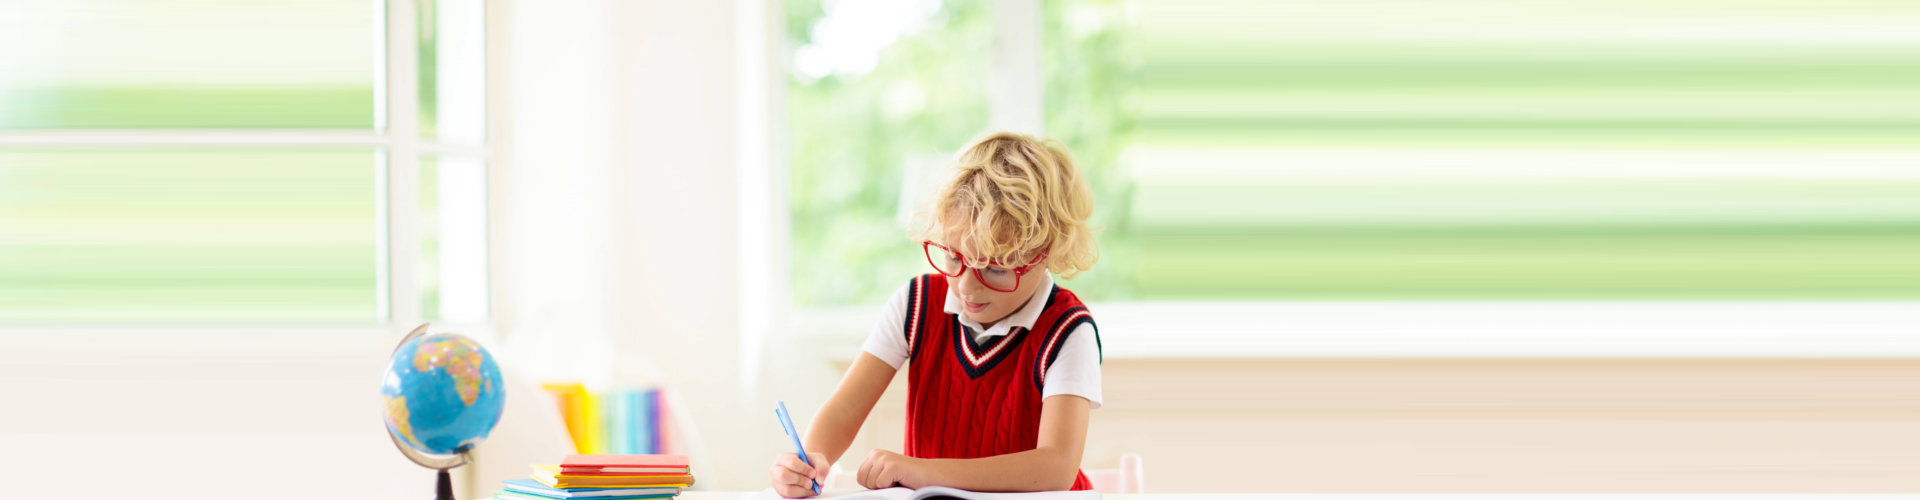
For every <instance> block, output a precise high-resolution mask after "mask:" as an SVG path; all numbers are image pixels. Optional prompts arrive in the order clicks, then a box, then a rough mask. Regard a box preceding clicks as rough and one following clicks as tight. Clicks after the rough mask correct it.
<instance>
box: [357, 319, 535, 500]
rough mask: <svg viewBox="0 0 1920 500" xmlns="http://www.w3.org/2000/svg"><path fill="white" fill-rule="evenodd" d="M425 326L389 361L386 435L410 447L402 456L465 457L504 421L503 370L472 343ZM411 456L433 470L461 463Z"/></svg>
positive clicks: (384, 393)
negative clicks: (439, 462) (438, 463)
mask: <svg viewBox="0 0 1920 500" xmlns="http://www.w3.org/2000/svg"><path fill="white" fill-rule="evenodd" d="M426 328H427V325H420V327H419V328H416V329H414V331H413V333H411V334H409V335H407V337H406V339H404V340H401V341H400V346H399V347H398V348H395V349H394V351H393V357H392V358H391V359H388V360H387V372H386V376H385V377H383V379H382V382H381V384H380V397H381V399H382V400H383V401H384V402H385V405H384V408H385V417H386V418H385V420H386V424H387V433H388V434H391V435H392V436H393V440H394V442H396V443H399V444H400V445H401V446H403V447H405V448H406V449H402V450H401V451H403V452H405V451H408V449H411V450H412V451H417V452H419V453H421V454H426V455H430V456H435V455H437V456H442V457H445V456H450V455H461V454H464V453H466V452H467V451H468V450H470V449H472V448H473V446H474V445H475V444H479V443H480V441H481V440H484V439H486V437H487V433H489V432H492V431H493V426H494V424H497V423H499V422H500V410H501V408H503V407H504V406H505V404H506V394H505V390H504V388H503V386H501V385H500V384H501V382H500V366H499V365H497V364H495V363H494V362H493V355H491V354H488V353H487V350H486V349H483V348H481V347H480V344H479V343H477V342H474V341H473V339H469V338H466V337H463V336H460V335H457V334H452V333H434V334H427V333H426ZM407 455H408V458H409V459H412V460H414V461H415V462H420V463H421V465H426V466H429V467H434V468H441V469H444V468H446V467H451V466H452V465H458V463H459V462H454V463H452V465H442V466H436V465H432V464H430V463H428V462H425V461H422V460H423V459H422V458H421V457H415V456H413V455H414V454H412V453H408V454H407ZM460 462H464V460H461V461H460Z"/></svg>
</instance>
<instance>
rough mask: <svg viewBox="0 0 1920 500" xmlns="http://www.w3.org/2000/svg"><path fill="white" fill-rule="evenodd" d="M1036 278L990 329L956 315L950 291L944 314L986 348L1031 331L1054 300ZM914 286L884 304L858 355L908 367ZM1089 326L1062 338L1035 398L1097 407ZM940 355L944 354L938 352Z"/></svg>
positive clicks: (1049, 287)
mask: <svg viewBox="0 0 1920 500" xmlns="http://www.w3.org/2000/svg"><path fill="white" fill-rule="evenodd" d="M1038 274H1039V275H1040V277H1041V282H1040V289H1039V290H1036V291H1034V292H1033V298H1032V299H1029V300H1027V303H1026V305H1023V306H1020V309H1019V310H1016V311H1014V312H1013V314H1009V315H1007V317H1006V319H1002V320H1000V322H999V323H997V324H994V325H993V327H992V328H981V327H980V323H979V322H977V321H974V320H973V319H971V318H968V317H967V315H965V314H961V313H960V311H961V309H960V307H961V306H960V298H959V297H956V296H954V294H953V289H952V288H948V289H947V304H946V313H947V314H952V315H956V316H959V317H960V325H961V326H964V327H966V329H967V333H970V334H972V335H973V340H974V342H976V343H986V341H987V339H990V338H993V337H996V336H1001V335H1006V334H1007V333H1009V332H1012V331H1013V327H1016V326H1017V327H1020V328H1025V329H1028V330H1032V329H1033V322H1035V321H1039V320H1040V312H1041V310H1043V309H1045V308H1046V306H1047V299H1048V298H1049V297H1051V296H1052V295H1053V275H1052V274H1049V273H1044V272H1042V273H1038ZM912 286H913V283H911V282H908V283H907V284H905V285H902V286H901V287H900V289H899V290H894V291H893V297H892V298H889V299H887V305H886V308H885V309H884V310H882V311H881V313H880V320H879V321H877V322H875V323H874V325H873V331H872V332H870V333H868V334H867V341H866V343H864V344H862V345H861V346H860V350H862V351H866V353H867V354H872V355H873V357H876V358H880V360H881V361H885V362H886V363H887V365H888V366H892V367H893V369H895V370H898V369H900V367H901V366H902V365H905V364H906V363H907V356H908V355H909V354H910V353H912V349H911V347H912V346H908V345H907V336H906V332H905V331H904V330H902V329H903V328H905V327H906V322H907V312H908V311H907V291H908V289H909V288H910V287H912ZM1093 336H1094V328H1093V325H1092V324H1081V325H1080V326H1077V327H1074V329H1073V332H1071V333H1068V334H1067V340H1066V342H1064V343H1062V344H1061V345H1060V356H1059V357H1058V358H1055V359H1054V361H1053V366H1051V367H1048V368H1047V377H1046V379H1045V380H1042V381H1041V382H1040V383H1041V387H1040V398H1041V399H1046V398H1050V397H1053V396H1054V395H1055V394H1072V395H1075V396H1080V397H1083V398H1087V402H1088V403H1091V404H1090V405H1088V406H1089V407H1090V408H1094V409H1098V408H1100V347H1099V345H1098V344H1096V343H1095V340H1094V338H1093ZM941 352H944V351H941Z"/></svg>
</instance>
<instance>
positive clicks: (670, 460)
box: [560, 455, 688, 475]
mask: <svg viewBox="0 0 1920 500" xmlns="http://www.w3.org/2000/svg"><path fill="white" fill-rule="evenodd" d="M560 470H561V472H563V473H566V474H583V475H643V474H686V473H687V471H688V467H687V456H686V455H567V458H566V459H565V460H561V461H560Z"/></svg>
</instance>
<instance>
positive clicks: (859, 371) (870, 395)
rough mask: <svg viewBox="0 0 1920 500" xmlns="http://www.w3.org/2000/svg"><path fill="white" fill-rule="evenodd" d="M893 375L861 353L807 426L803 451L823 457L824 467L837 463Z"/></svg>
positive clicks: (886, 367)
mask: <svg viewBox="0 0 1920 500" xmlns="http://www.w3.org/2000/svg"><path fill="white" fill-rule="evenodd" d="M896 371H897V370H894V369H893V367H892V366H888V365H887V362H885V361H881V360H880V358H877V357H874V356H873V355H872V354H869V353H866V352H861V353H860V357H859V358H856V359H854V360H853V367H851V368H848V369H847V376H846V377H845V378H842V379H840V387H839V388H836V389H834V390H833V396H831V397H828V398H827V404H826V405H825V406H821V407H820V412H819V413H816V414H814V416H813V423H812V424H810V425H808V426H807V450H808V451H813V452H818V453H822V454H825V455H826V456H827V464H834V463H839V462H840V455H841V454H843V453H846V452H847V446H849V445H852V444H853V437H854V436H855V435H858V434H859V433H860V425H861V424H862V423H865V422H866V421H867V414H868V413H871V412H872V411H873V405H874V403H877V402H879V401H880V395H881V394H882V393H885V392H886V391H887V384H889V383H892V382H893V374H894V372H896ZM814 465H816V466H821V467H825V466H826V465H825V464H814Z"/></svg>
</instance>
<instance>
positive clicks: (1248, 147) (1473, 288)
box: [1050, 0, 1920, 300]
mask: <svg viewBox="0 0 1920 500" xmlns="http://www.w3.org/2000/svg"><path fill="white" fill-rule="evenodd" d="M1069 3H1086V4H1099V2H1092V1H1076V2H1069ZM1142 10H1143V13H1142V15H1141V16H1140V23H1141V24H1140V37H1139V41H1140V42H1141V46H1140V50H1141V51H1142V54H1143V56H1142V57H1143V58H1144V67H1143V69H1142V73H1141V75H1140V80H1139V85H1140V88H1139V92H1140V98H1139V100H1138V102H1139V103H1140V109H1141V117H1140V122H1139V130H1138V134H1137V136H1136V138H1135V140H1134V141H1132V142H1131V144H1130V145H1129V146H1128V147H1127V149H1126V151H1125V153H1124V155H1123V156H1124V158H1123V159H1124V161H1126V162H1129V165H1130V167H1131V168H1129V169H1128V171H1130V172H1133V173H1134V175H1135V176H1136V178H1135V181H1136V185H1137V189H1136V190H1135V192H1134V194H1135V196H1134V198H1133V199H1132V200H1131V201H1130V202H1129V203H1130V204H1131V205H1130V206H1129V207H1128V210H1130V211H1131V214H1130V215H1129V216H1128V217H1127V219H1128V224H1130V226H1127V227H1128V229H1129V230H1130V231H1131V234H1132V238H1134V239H1135V240H1137V241H1138V242H1139V245H1140V247H1139V255H1138V260H1137V261H1135V262H1132V263H1127V264H1122V265H1131V266H1133V271H1132V272H1133V273H1134V276H1133V279H1134V280H1135V283H1134V289H1135V290H1136V292H1137V293H1136V296H1138V297H1140V298H1148V299H1321V298H1327V299H1630V300H1632V299H1756V298H1764V299H1865V298H1914V297H1920V259H1916V258H1915V257H1914V256H1916V255H1920V224H1916V222H1920V173H1916V171H1915V169H1914V165H1920V148H1916V147H1915V144H1916V143H1915V142H1914V139H1913V138H1914V137H1916V136H1920V86H1915V85H1913V82H1915V81H1920V66H1917V65H1915V64H1914V63H1913V61H1914V59H1913V48H1914V47H1915V46H1916V45H1917V44H1920V29H1916V28H1920V8H1916V7H1915V6H1914V5H1912V4H1896V3H1886V2H1839V3H1835V2H1786V3H1779V2H1776V3H1770V4H1768V8H1765V9H1747V8H1741V6H1740V5H1737V4H1729V3H1725V2H1707V1H1689V2H1644V1H1641V2H1617V1H1597V0H1596V1H1560V2H1533V1H1519V0H1470V1H1438V2H1437V1H1427V0H1405V1H1398V0H1396V1H1386V2H1364V3H1350V2H1347V3H1343V2H1306V1H1286V2H1271V1H1241V0H1210V1H1199V2H1190V1H1178V2H1176V1H1163V0H1145V1H1143V2H1142ZM1489 12H1497V13H1499V15H1497V16H1486V15H1482V14H1484V13H1489ZM1050 105H1051V103H1050ZM1102 201H1103V202H1104V201H1106V200H1102ZM1104 206H1108V207H1111V206H1113V205H1112V204H1110V203H1109V204H1106V205H1104ZM1102 264H1103V265H1104V264H1107V262H1104V261H1103V262H1102Z"/></svg>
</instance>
